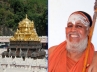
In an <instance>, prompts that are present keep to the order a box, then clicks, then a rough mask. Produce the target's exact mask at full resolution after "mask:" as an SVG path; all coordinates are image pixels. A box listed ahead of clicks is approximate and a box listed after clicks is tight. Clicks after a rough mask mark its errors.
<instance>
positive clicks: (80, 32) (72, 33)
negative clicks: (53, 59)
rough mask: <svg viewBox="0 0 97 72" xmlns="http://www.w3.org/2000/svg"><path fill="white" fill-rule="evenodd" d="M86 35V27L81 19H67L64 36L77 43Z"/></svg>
mask: <svg viewBox="0 0 97 72" xmlns="http://www.w3.org/2000/svg"><path fill="white" fill-rule="evenodd" d="M87 35H88V28H87V26H85V25H84V24H83V23H82V22H81V20H75V22H73V21H71V22H70V21H69V22H68V24H67V27H66V38H67V39H68V40H69V42H71V43H78V42H80V41H81V40H83V39H85V38H86V37H87Z"/></svg>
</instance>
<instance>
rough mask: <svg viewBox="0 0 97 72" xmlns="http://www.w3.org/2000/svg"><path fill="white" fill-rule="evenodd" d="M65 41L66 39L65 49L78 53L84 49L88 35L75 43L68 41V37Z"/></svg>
mask: <svg viewBox="0 0 97 72" xmlns="http://www.w3.org/2000/svg"><path fill="white" fill-rule="evenodd" d="M66 41H67V46H66V49H67V50H68V51H69V52H78V53H80V52H83V51H84V50H85V49H86V47H87V43H88V37H86V38H85V39H83V40H81V41H80V42H76V43H73V42H70V41H69V40H68V39H67V40H66Z"/></svg>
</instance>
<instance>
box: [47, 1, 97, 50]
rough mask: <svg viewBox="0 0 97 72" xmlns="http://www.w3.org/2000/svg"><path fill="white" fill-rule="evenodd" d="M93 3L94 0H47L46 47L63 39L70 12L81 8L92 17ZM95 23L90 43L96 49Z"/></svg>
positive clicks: (96, 28) (96, 29) (96, 26)
mask: <svg viewBox="0 0 97 72" xmlns="http://www.w3.org/2000/svg"><path fill="white" fill-rule="evenodd" d="M94 3H95V0H48V48H49V47H51V46H54V45H57V44H59V43H61V42H63V41H64V40H65V27H66V24H67V20H68V17H69V15H70V14H71V13H72V12H74V11H78V10H81V11H85V12H87V13H89V14H90V15H91V16H92V17H93V14H94ZM96 24H97V23H96ZM96 24H95V28H94V32H93V36H92V43H93V44H94V47H95V49H96V50H97V41H96V38H97V25H96Z"/></svg>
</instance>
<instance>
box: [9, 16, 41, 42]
mask: <svg viewBox="0 0 97 72" xmlns="http://www.w3.org/2000/svg"><path fill="white" fill-rule="evenodd" d="M18 24H19V25H18V29H17V31H16V32H15V33H14V36H13V37H11V38H10V40H11V41H40V39H39V37H38V34H37V33H36V29H35V27H34V22H33V21H30V20H29V19H28V18H27V15H26V18H25V19H23V20H22V21H20V22H19V23H18Z"/></svg>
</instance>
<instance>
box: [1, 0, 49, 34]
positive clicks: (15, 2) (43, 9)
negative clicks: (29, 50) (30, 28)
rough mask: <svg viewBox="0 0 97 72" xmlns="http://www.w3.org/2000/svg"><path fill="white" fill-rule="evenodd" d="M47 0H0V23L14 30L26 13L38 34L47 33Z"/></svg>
mask: <svg viewBox="0 0 97 72" xmlns="http://www.w3.org/2000/svg"><path fill="white" fill-rule="evenodd" d="M47 4H48V1H47V0H0V25H5V26H7V27H9V28H12V30H14V31H15V30H16V29H17V26H18V23H19V22H20V21H21V20H22V19H24V18H25V15H26V14H27V15H28V19H30V20H33V21H34V24H35V27H36V30H37V33H38V35H40V36H42V35H47V25H48V7H47Z"/></svg>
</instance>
